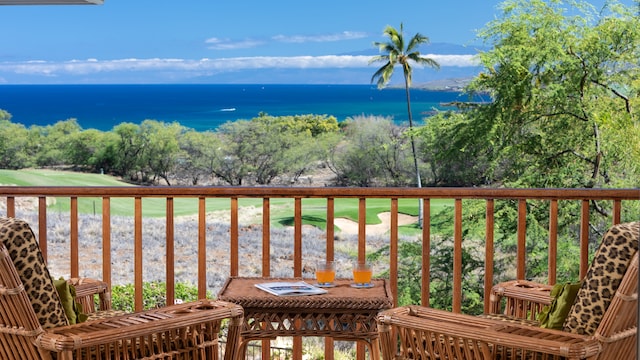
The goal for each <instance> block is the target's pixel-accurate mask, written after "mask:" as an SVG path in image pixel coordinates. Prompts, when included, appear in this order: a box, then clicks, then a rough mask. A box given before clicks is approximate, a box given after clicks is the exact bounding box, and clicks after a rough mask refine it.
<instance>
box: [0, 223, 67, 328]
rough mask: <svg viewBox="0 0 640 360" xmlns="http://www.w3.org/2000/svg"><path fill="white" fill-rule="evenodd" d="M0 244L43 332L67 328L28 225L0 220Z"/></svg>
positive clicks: (62, 310)
mask: <svg viewBox="0 0 640 360" xmlns="http://www.w3.org/2000/svg"><path fill="white" fill-rule="evenodd" d="M0 241H2V243H3V244H4V246H5V247H6V248H7V251H8V252H9V256H10V257H11V259H12V260H13V264H14V266H15V267H16V270H17V271H18V274H19V275H20V280H21V281H22V284H23V285H24V289H25V291H26V292H27V295H28V296H29V299H30V300H31V306H32V307H33V311H34V312H35V313H36V317H37V318H38V321H39V322H40V325H42V327H43V328H45V329H47V328H53V327H57V326H63V325H68V321H67V317H66V315H65V313H64V309H63V307H62V303H61V302H60V297H59V296H58V293H57V292H56V288H55V287H54V286H53V281H52V280H51V275H50V274H49V270H48V269H47V267H46V263H45V261H44V257H43V256H42V252H41V251H40V247H39V246H38V242H37V241H36V238H35V236H34V235H33V232H32V231H31V228H30V227H29V224H27V223H26V222H24V221H22V220H18V219H13V218H0Z"/></svg>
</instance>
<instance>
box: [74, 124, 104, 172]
mask: <svg viewBox="0 0 640 360" xmlns="http://www.w3.org/2000/svg"><path fill="white" fill-rule="evenodd" d="M106 137H107V136H106V135H105V133H104V132H102V131H100V130H96V129H88V130H83V131H79V132H76V133H73V134H70V135H69V136H68V139H67V144H66V147H65V154H64V157H65V159H66V160H65V161H66V162H68V163H69V164H71V165H74V166H76V167H79V168H84V169H91V170H94V171H96V170H100V167H99V166H98V164H99V161H100V155H99V154H100V153H102V151H103V149H104V147H105V146H106V145H107V142H106Z"/></svg>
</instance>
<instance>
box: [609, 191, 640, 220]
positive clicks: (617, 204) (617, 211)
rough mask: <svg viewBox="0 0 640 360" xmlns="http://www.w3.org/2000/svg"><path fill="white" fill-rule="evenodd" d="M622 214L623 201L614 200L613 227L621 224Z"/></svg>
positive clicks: (639, 195)
mask: <svg viewBox="0 0 640 360" xmlns="http://www.w3.org/2000/svg"><path fill="white" fill-rule="evenodd" d="M638 197H639V198H640V194H638ZM621 213H622V200H619V199H616V200H613V216H612V217H613V219H612V222H613V224H612V225H616V224H620V216H621Z"/></svg>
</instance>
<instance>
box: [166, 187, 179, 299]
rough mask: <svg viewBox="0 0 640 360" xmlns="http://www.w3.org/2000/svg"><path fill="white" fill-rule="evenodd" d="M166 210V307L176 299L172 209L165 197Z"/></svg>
mask: <svg viewBox="0 0 640 360" xmlns="http://www.w3.org/2000/svg"><path fill="white" fill-rule="evenodd" d="M166 205H167V210H166V213H165V223H166V229H165V230H166V234H167V235H166V236H167V241H166V247H167V248H166V256H167V264H166V284H167V305H170V304H173V303H175V299H176V292H175V287H176V283H175V281H176V277H175V233H174V230H175V228H174V226H175V225H174V222H173V217H174V208H173V198H172V197H167V199H166Z"/></svg>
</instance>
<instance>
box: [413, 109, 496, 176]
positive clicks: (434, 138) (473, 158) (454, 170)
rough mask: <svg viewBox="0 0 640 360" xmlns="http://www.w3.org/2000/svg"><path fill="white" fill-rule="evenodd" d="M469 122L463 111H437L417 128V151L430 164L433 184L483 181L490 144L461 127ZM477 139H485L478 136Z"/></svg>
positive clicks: (491, 154)
mask: <svg viewBox="0 0 640 360" xmlns="http://www.w3.org/2000/svg"><path fill="white" fill-rule="evenodd" d="M468 124H469V117H468V114H467V113H465V112H454V111H445V112H439V113H437V114H436V115H434V116H431V117H430V118H429V121H428V123H427V124H426V125H424V126H422V127H420V128H416V129H415V134H416V138H418V139H420V140H421V142H420V146H419V149H420V151H419V154H420V156H421V157H422V159H423V161H424V163H426V164H429V167H428V168H429V170H430V171H431V176H430V179H431V180H430V182H431V183H432V184H433V185H434V186H476V185H486V184H487V180H486V179H485V174H486V173H487V171H488V169H489V168H490V166H491V163H490V159H492V158H493V147H492V146H490V144H489V143H487V142H483V141H476V139H477V138H470V137H469V132H468V131H460V128H464V127H466V126H467V125H468ZM480 139H485V137H484V136H481V137H480Z"/></svg>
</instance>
